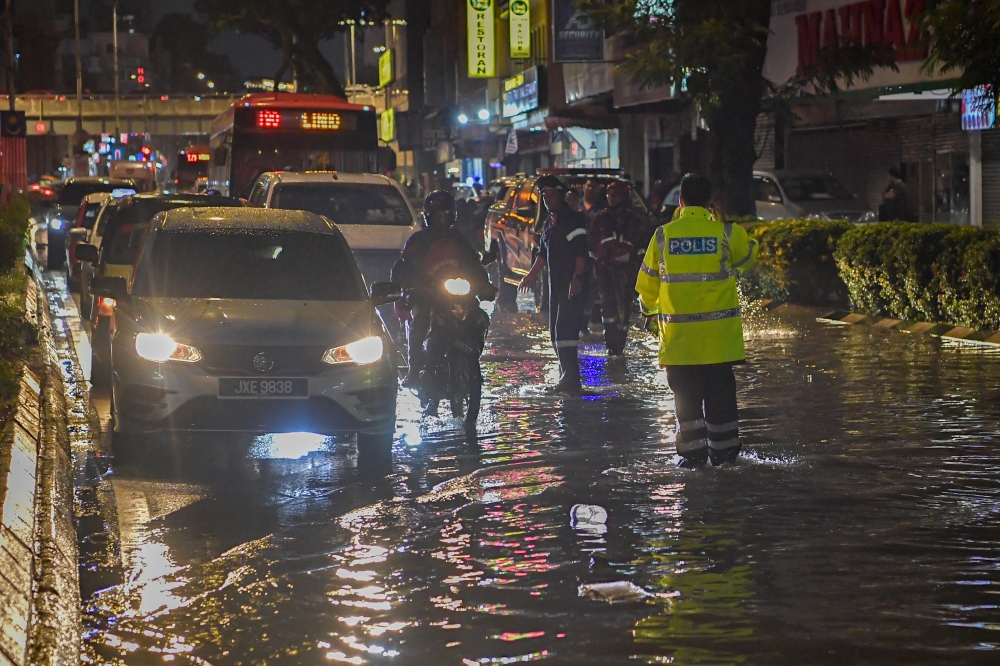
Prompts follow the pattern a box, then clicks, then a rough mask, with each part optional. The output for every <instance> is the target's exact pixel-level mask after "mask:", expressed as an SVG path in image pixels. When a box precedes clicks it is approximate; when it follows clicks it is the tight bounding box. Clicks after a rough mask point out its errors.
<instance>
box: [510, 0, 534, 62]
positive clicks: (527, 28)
mask: <svg viewBox="0 0 1000 666" xmlns="http://www.w3.org/2000/svg"><path fill="white" fill-rule="evenodd" d="M510 57H511V58H530V57H531V5H530V4H529V3H528V0H511V2H510Z"/></svg>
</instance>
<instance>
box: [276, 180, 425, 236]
mask: <svg viewBox="0 0 1000 666" xmlns="http://www.w3.org/2000/svg"><path fill="white" fill-rule="evenodd" d="M270 207H271V208H284V209H287V210H305V211H309V212H310V213H315V214H317V215H323V216H325V217H327V218H329V219H330V220H332V221H333V222H334V223H336V224H345V225H346V224H378V225H398V226H409V225H410V224H412V223H413V218H412V217H411V215H410V209H409V207H407V205H406V201H404V200H403V197H402V196H400V194H399V191H398V190H397V189H396V188H394V187H392V186H391V185H362V184H357V183H285V184H281V185H278V187H277V188H276V189H275V191H274V195H273V196H272V197H271V204H270Z"/></svg>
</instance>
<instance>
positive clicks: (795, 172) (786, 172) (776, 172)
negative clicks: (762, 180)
mask: <svg viewBox="0 0 1000 666" xmlns="http://www.w3.org/2000/svg"><path fill="white" fill-rule="evenodd" d="M753 173H754V175H755V176H758V175H763V176H773V177H775V178H788V177H795V176H807V177H808V176H824V177H825V176H831V175H833V174H831V173H830V172H829V171H823V170H821V169H754V172H753Z"/></svg>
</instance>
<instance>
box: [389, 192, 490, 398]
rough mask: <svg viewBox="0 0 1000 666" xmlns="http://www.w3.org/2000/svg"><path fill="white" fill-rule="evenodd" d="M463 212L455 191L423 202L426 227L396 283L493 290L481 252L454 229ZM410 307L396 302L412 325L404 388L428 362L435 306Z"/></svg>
mask: <svg viewBox="0 0 1000 666" xmlns="http://www.w3.org/2000/svg"><path fill="white" fill-rule="evenodd" d="M457 217H458V209H457V206H456V204H455V197H453V196H452V195H451V193H450V192H445V191H442V190H436V191H434V192H431V193H430V194H428V195H427V198H425V199H424V224H425V228H424V229H421V230H420V231H418V232H417V233H415V234H413V235H412V236H410V239H409V240H408V241H406V245H405V246H404V247H403V252H402V254H401V255H400V257H399V259H398V260H397V261H396V263H395V264H394V265H393V267H392V274H391V279H392V281H393V282H397V283H399V284H400V285H402V287H403V288H404V289H413V288H420V287H426V286H428V285H435V284H439V283H443V281H444V280H448V279H451V278H454V277H463V278H465V279H467V280H468V281H469V282H470V283H471V284H472V293H480V292H482V291H486V290H492V286H491V285H490V281H489V276H488V275H487V274H486V269H484V268H483V265H482V263H481V259H480V256H479V253H478V252H476V250H475V248H473V247H472V245H471V244H470V243H469V241H468V240H466V238H465V237H464V236H463V235H462V234H461V232H459V231H458V230H457V229H455V220H456V219H457ZM408 305H409V307H407V305H405V304H402V303H397V306H396V316H398V317H399V318H400V321H407V327H406V340H407V347H408V360H409V365H410V368H409V370H408V371H407V373H406V378H405V379H404V380H403V385H404V386H412V385H413V384H415V383H416V381H417V379H418V378H419V376H420V371H421V370H423V368H424V364H425V362H426V357H427V356H426V351H425V349H424V341H425V340H426V338H427V331H428V330H429V329H430V326H431V306H430V304H429V303H425V302H422V301H421V300H420V299H419V298H418V299H416V300H414V301H413V302H411V303H409V304H408Z"/></svg>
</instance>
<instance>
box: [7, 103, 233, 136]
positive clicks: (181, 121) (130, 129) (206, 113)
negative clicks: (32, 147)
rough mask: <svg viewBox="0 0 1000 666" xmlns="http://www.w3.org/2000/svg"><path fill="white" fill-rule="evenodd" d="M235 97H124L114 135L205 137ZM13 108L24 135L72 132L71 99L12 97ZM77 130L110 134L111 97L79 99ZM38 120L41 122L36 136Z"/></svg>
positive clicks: (73, 110)
mask: <svg viewBox="0 0 1000 666" xmlns="http://www.w3.org/2000/svg"><path fill="white" fill-rule="evenodd" d="M239 96H240V95H217V96H211V97H206V96H194V95H162V96H159V95H157V96H127V97H121V98H120V99H119V101H118V117H119V122H118V131H119V132H123V133H125V132H127V133H129V134H140V133H148V134H152V135H160V136H164V135H177V136H181V135H185V134H208V132H209V129H210V127H211V125H212V119H213V118H215V117H216V116H217V115H219V114H220V113H222V112H223V111H225V110H226V108H227V107H228V106H229V105H230V104H232V103H233V100H234V99H237V98H238V97H239ZM16 102H17V110H18V111H24V114H25V118H26V120H27V125H28V136H41V135H48V136H71V135H72V134H73V132H75V131H76V119H77V109H78V107H77V103H76V96H75V95H61V94H60V95H55V94H46V95H35V94H26V95H18V96H17V98H16ZM0 108H3V109H7V108H9V103H8V101H7V96H6V95H0ZM81 110H82V112H83V113H82V115H83V129H84V130H86V131H87V132H89V133H90V134H94V135H96V134H111V133H113V132H114V131H115V98H114V95H85V96H84V98H83V104H82V106H81ZM39 120H43V121H45V123H46V127H45V131H44V132H38V131H37V130H38V128H36V124H37V123H38V121H39Z"/></svg>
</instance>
